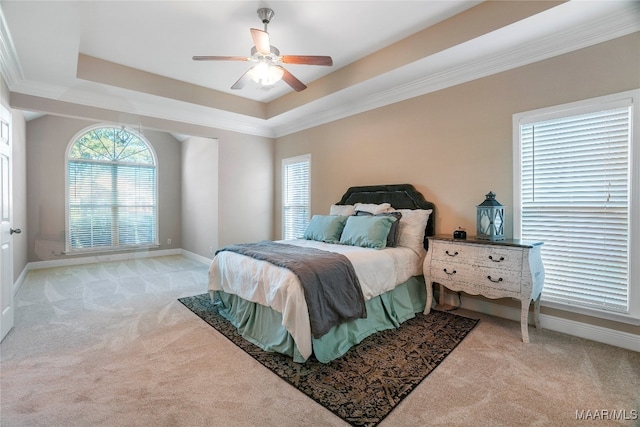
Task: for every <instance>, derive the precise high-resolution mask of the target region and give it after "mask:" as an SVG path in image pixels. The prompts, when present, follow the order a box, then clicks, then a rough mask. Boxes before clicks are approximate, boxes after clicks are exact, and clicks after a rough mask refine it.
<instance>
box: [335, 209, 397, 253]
mask: <svg viewBox="0 0 640 427" xmlns="http://www.w3.org/2000/svg"><path fill="white" fill-rule="evenodd" d="M396 221H397V220H396V218H394V217H392V216H375V215H367V216H350V217H348V218H347V223H346V224H345V226H344V230H343V231H342V237H340V243H341V244H343V245H350V246H362V247H363V248H374V249H383V248H384V247H385V246H386V244H387V236H388V235H389V231H390V230H391V224H392V223H394V222H396Z"/></svg>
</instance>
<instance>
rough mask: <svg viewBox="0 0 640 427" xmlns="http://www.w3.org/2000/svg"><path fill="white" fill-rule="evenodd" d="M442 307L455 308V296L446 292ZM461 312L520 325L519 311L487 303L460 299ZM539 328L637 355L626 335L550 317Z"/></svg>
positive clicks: (638, 345)
mask: <svg viewBox="0 0 640 427" xmlns="http://www.w3.org/2000/svg"><path fill="white" fill-rule="evenodd" d="M445 303H446V304H450V305H454V306H457V305H458V304H459V301H458V296H457V294H456V293H452V292H447V293H446V295H445ZM461 308H464V309H467V310H471V311H476V312H478V313H483V314H488V315H491V316H496V317H501V318H503V319H509V320H514V321H516V322H520V309H519V308H514V307H509V306H505V305H501V304H496V303H494V302H491V301H484V300H479V299H476V298H465V297H464V296H463V297H462V305H461ZM532 320H533V317H532V316H529V321H530V322H531V321H532ZM540 327H541V328H542V329H549V330H550V331H555V332H561V333H563V334H567V335H572V336H575V337H580V338H585V339H588V340H591V341H597V342H601V343H604V344H609V345H613V346H616V347H621V348H625V349H627V350H633V351H637V352H640V339H639V337H638V335H635V334H630V333H628V332H621V331H616V330H615V329H609V328H604V327H602V326H596V325H590V324H588V323H583V322H576V321H575V320H569V319H564V318H561V317H556V316H550V315H548V314H540Z"/></svg>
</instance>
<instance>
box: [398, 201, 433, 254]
mask: <svg viewBox="0 0 640 427" xmlns="http://www.w3.org/2000/svg"><path fill="white" fill-rule="evenodd" d="M395 212H400V213H401V214H402V221H401V222H400V224H398V239H397V240H396V246H404V247H405V248H410V249H413V250H414V251H415V253H417V254H418V255H424V254H425V249H424V232H425V228H426V227H427V221H429V216H430V215H431V212H432V210H431V209H396V210H395Z"/></svg>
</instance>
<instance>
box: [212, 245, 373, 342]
mask: <svg viewBox="0 0 640 427" xmlns="http://www.w3.org/2000/svg"><path fill="white" fill-rule="evenodd" d="M220 251H231V252H236V253H239V254H242V255H246V256H249V257H252V258H255V259H259V260H262V261H268V262H270V263H271V264H274V265H277V266H278V267H284V268H287V269H289V270H291V271H292V272H293V273H295V274H296V275H297V276H298V278H299V279H300V283H301V284H302V288H303V290H304V297H305V299H306V301H307V310H308V311H309V321H310V323H311V334H312V335H313V337H314V338H320V337H321V336H323V335H324V334H326V333H327V332H328V331H329V329H331V328H332V327H333V326H336V325H339V324H341V323H344V322H348V321H350V320H354V319H358V318H365V317H367V311H366V308H365V305H364V296H363V294H362V288H361V287H360V282H359V280H358V277H357V276H356V273H355V270H354V269H353V265H352V264H351V261H349V259H348V258H347V257H346V256H344V255H342V254H337V253H334V252H328V251H323V250H320V249H315V248H306V247H300V246H295V245H289V244H286V243H275V242H271V241H264V242H257V243H245V244H239V245H230V246H226V247H224V248H222V249H220V250H218V251H217V252H216V254H217V253H218V252H220Z"/></svg>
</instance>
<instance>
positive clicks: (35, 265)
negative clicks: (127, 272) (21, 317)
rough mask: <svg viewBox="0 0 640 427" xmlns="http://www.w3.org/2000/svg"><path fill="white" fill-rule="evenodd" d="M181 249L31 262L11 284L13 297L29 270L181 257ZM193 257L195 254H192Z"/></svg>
mask: <svg viewBox="0 0 640 427" xmlns="http://www.w3.org/2000/svg"><path fill="white" fill-rule="evenodd" d="M182 254H183V251H182V249H162V250H159V251H133V252H126V253H119V254H106V255H92V256H77V257H69V258H65V259H53V260H47V261H32V262H28V263H27V265H25V267H24V269H23V270H22V272H21V273H20V276H18V279H17V280H16V281H15V283H14V284H13V295H15V294H16V293H17V292H18V290H19V289H20V286H22V283H23V282H24V279H25V277H26V276H27V273H28V272H29V271H31V270H38V269H41V268H52V267H68V266H71V265H82V264H93V263H96V262H109V261H125V260H130V259H140V258H152V257H159V256H167V255H182ZM194 255H195V254H194Z"/></svg>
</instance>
